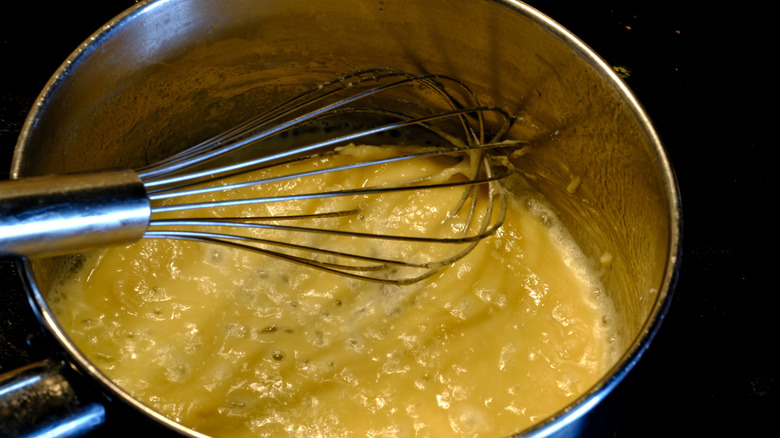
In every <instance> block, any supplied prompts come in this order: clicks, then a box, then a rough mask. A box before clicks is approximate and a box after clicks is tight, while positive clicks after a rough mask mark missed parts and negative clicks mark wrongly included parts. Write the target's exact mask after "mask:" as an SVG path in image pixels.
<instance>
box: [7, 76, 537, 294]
mask: <svg viewBox="0 0 780 438" xmlns="http://www.w3.org/2000/svg"><path fill="white" fill-rule="evenodd" d="M512 122H513V118H512V116H511V115H510V114H508V113H507V112H506V111H504V110H502V109H499V108H494V107H488V106H482V105H480V104H479V103H478V101H477V99H476V97H475V96H474V94H473V93H472V91H471V90H470V89H469V88H468V87H467V86H466V85H465V84H463V83H461V82H459V81H458V80H457V79H455V78H452V77H448V76H444V75H416V74H411V73H407V72H403V71H399V70H392V69H371V70H362V71H358V72H353V73H350V74H347V75H343V76H341V77H339V78H336V79H334V80H331V81H329V82H326V83H322V84H319V85H317V86H316V87H314V88H312V89H310V90H309V91H307V92H305V93H303V94H300V95H298V96H296V97H294V98H292V99H290V100H288V101H286V102H284V103H282V104H281V105H278V106H276V107H274V108H273V109H270V110H268V111H265V112H263V113H262V114H259V115H257V116H255V117H252V118H251V119H249V120H247V121H245V122H244V123H242V124H240V125H238V126H236V127H234V128H232V129H230V130H228V131H226V132H224V133H222V134H220V135H218V136H216V137H213V138H210V139H208V140H206V141H204V142H202V143H200V144H197V145H195V146H193V147H190V148H188V149H186V150H184V151H182V152H180V153H178V154H175V155H172V156H170V157H168V158H166V159H163V160H161V161H159V162H157V163H154V164H152V165H149V166H146V167H143V168H139V169H135V170H107V171H99V172H91V173H81V174H68V175H54V176H44V177H31V178H24V179H19V180H11V181H3V182H0V255H14V256H24V257H30V258H35V257H49V256H56V255H63V254H68V253H77V252H82V251H86V250H89V249H93V248H97V247H103V246H108V245H116V244H127V243H131V242H134V241H137V240H139V239H142V238H146V239H180V240H189V241H196V242H204V243H208V244H214V245H222V246H229V247H233V248H239V249H241V250H246V251H251V252H255V253H260V254H264V255H267V256H271V257H276V258H279V259H282V260H286V261H289V262H292V263H298V264H302V265H305V266H309V267H312V268H317V269H322V270H325V271H329V272H332V273H335V274H338V275H343V276H348V277H352V278H357V279H362V280H368V281H377V282H383V283H388V284H409V283H413V282H417V281H420V280H422V279H424V278H426V277H429V276H430V275H433V274H434V273H436V272H438V271H439V270H440V269H441V268H442V267H444V266H447V265H450V264H452V263H453V262H455V261H457V260H458V259H460V258H462V257H464V256H465V255H466V254H468V253H469V252H470V251H471V250H472V249H473V248H474V246H475V245H477V244H478V243H479V242H480V241H481V240H482V239H484V238H485V237H487V236H489V235H491V234H492V233H494V232H495V231H496V229H498V228H499V227H500V226H501V224H502V222H503V220H504V217H505V215H506V199H505V194H504V191H503V189H502V187H501V185H500V184H499V181H500V180H501V179H503V178H506V177H507V176H508V175H509V174H510V173H511V172H512V170H511V166H510V165H509V164H508V162H507V160H506V159H505V158H502V157H505V155H506V152H507V151H510V150H513V149H517V148H520V147H522V146H523V142H520V141H509V140H505V139H504V138H503V137H504V136H505V135H506V133H507V131H508V130H509V129H510V127H511V125H512ZM488 126H490V133H488ZM302 133H307V134H302ZM388 140H393V142H389V141H388ZM369 141H375V142H377V144H382V145H390V144H392V146H380V147H378V148H377V150H378V151H380V152H381V153H379V154H373V155H372V154H369V156H368V157H366V158H360V159H357V158H356V159H352V160H349V161H346V162H344V161H343V160H342V161H338V160H336V162H335V163H336V164H333V165H329V166H326V167H324V168H319V167H318V168H314V169H307V170H303V171H289V173H283V174H279V173H280V171H279V170H280V169H295V165H296V163H300V162H303V161H305V160H311V159H312V158H327V157H329V156H332V155H334V154H336V155H337V154H338V153H339V152H338V148H339V147H342V146H344V145H347V144H350V143H353V142H360V143H368V142H369ZM279 145H281V146H279ZM436 157H446V159H447V160H449V161H448V162H459V163H461V164H466V163H467V164H468V165H466V166H461V170H460V171H459V172H458V174H457V175H448V176H446V177H442V175H441V172H439V171H434V172H433V173H431V174H427V175H422V176H419V175H418V176H416V177H414V178H412V179H409V180H401V181H389V182H385V183H382V184H379V185H375V186H362V185H356V186H355V187H346V188H345V187H340V188H338V189H337V190H327V189H323V190H320V191H316V192H313V193H293V194H272V195H269V196H259V197H256V196H252V195H251V194H249V195H248V194H247V193H251V189H252V188H253V187H257V186H262V185H268V184H272V183H279V182H280V181H285V180H289V181H293V180H300V179H301V178H309V177H317V176H322V175H334V172H336V173H339V172H349V171H350V170H354V169H356V168H362V167H368V166H382V165H386V164H388V163H396V162H410V161H413V160H431V159H437V158H436ZM324 162H329V163H330V162H331V161H327V160H326V161H324ZM269 169H270V170H273V171H275V172H276V173H275V174H274V176H272V177H255V176H254V175H256V174H257V173H258V172H263V171H268V170H269ZM462 169H466V170H465V171H464V170H462ZM285 171H286V170H285ZM247 175H251V176H247ZM454 188H460V190H461V193H460V194H459V197H458V202H456V203H455V205H451V206H449V205H441V206H436V207H437V208H440V209H441V210H443V211H445V210H446V214H445V216H444V217H443V218H442V221H451V222H453V224H452V226H451V227H450V228H451V229H454V230H457V231H456V232H453V233H447V234H446V235H434V236H430V235H426V234H425V233H422V234H420V233H412V232H408V233H407V232H392V233H391V232H386V231H378V230H368V231H365V230H363V231H354V230H349V229H343V228H342V227H340V226H335V225H334V226H331V225H329V221H332V220H333V221H334V223H341V222H335V221H336V220H337V219H338V218H342V219H343V218H344V217H348V218H358V219H359V217H360V215H361V214H362V208H361V205H362V204H361V203H365V202H371V201H370V200H369V201H366V199H367V198H370V197H372V196H383V195H386V194H389V193H401V192H409V191H411V192H414V191H422V190H442V189H449V190H452V189H454ZM247 190H250V192H248V191H247ZM209 196H211V197H212V198H209ZM328 198H349V199H359V200H360V201H359V202H356V203H355V206H354V207H347V208H343V207H339V208H334V209H332V210H325V211H315V212H313V213H310V214H303V213H294V211H295V210H296V209H295V208H292V209H290V208H288V209H286V210H285V211H287V212H288V213H284V214H271V215H257V214H255V213H249V214H241V215H238V216H235V215H234V216H226V215H225V214H224V213H222V212H223V211H224V208H225V207H234V208H235V207H236V206H249V207H251V206H256V205H260V204H263V205H268V204H277V203H288V204H289V203H295V202H304V201H310V200H312V199H328ZM250 210H251V209H250ZM291 210H292V211H293V213H289V211H291ZM182 212H188V214H187V215H184V217H182V214H181V213H182ZM406 219H407V220H408V221H409V222H410V226H409V227H408V229H409V230H413V229H415V228H416V224H415V223H414V221H415V219H414V218H413V217H410V218H406ZM291 223H292V225H291ZM312 235H316V236H324V237H323V238H321V239H319V240H317V239H312V238H311V237H308V238H304V237H301V236H312ZM340 239H365V240H367V241H368V242H370V243H368V244H365V245H362V244H360V245H352V246H349V247H350V248H355V247H358V248H363V247H365V248H370V250H367V251H366V252H365V253H364V252H363V251H357V250H352V249H350V250H344V249H343V248H345V247H347V246H348V245H344V244H343V241H342V240H340ZM387 241H395V242H404V244H409V245H417V246H416V247H414V249H410V250H409V251H411V252H412V253H413V254H414V257H409V253H410V252H409V251H407V252H406V253H400V255H390V254H389V252H387V253H386V251H385V250H384V249H383V248H385V246H386V245H385V244H384V243H382V242H387ZM312 242H314V243H312ZM317 242H320V243H317ZM322 242H326V243H322ZM439 247H448V248H452V249H451V250H448V251H442V250H440V249H438V248H439ZM410 248H411V247H410ZM434 248H437V249H434Z"/></svg>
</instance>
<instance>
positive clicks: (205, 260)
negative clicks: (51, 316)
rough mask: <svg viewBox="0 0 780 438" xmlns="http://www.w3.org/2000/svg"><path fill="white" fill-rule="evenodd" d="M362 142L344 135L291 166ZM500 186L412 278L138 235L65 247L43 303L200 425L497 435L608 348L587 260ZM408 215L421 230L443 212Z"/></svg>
mask: <svg viewBox="0 0 780 438" xmlns="http://www.w3.org/2000/svg"><path fill="white" fill-rule="evenodd" d="M371 151H372V149H371V148H370V147H348V148H345V149H344V150H343V151H342V153H341V154H338V155H335V156H333V157H331V158H323V159H320V160H315V161H316V162H302V163H296V164H295V166H303V167H306V166H318V165H320V164H321V162H322V160H349V159H350V155H352V154H355V153H361V154H364V153H372V152H371ZM430 165H431V166H438V167H440V168H442V170H446V168H447V166H457V165H460V164H453V163H451V162H448V161H447V160H442V159H434V158H432V159H431V161H430ZM410 171H411V170H410V169H409V168H408V165H407V164H404V163H392V164H388V165H386V166H384V167H383V168H381V169H354V170H351V171H350V172H348V175H322V176H319V177H317V178H316V179H314V180H295V181H286V182H280V183H278V184H277V185H276V186H272V187H264V188H262V189H253V190H267V191H269V192H270V193H274V192H276V191H279V190H286V189H289V188H290V186H296V188H299V189H301V190H303V191H308V192H311V191H318V190H321V189H322V187H323V186H328V187H330V186H332V185H338V184H341V183H342V180H343V179H345V178H350V179H354V180H355V181H357V183H360V182H361V181H362V182H365V183H367V184H373V183H374V181H375V180H376V179H377V178H383V179H392V178H396V177H397V178H403V179H408V178H409V176H408V175H407V173H408V172H410ZM452 193H453V195H452V196H459V194H460V192H459V191H457V190H453V191H452ZM442 196H448V195H446V194H442V192H428V191H420V192H412V193H402V194H393V195H392V196H387V197H384V198H382V199H381V200H375V201H372V202H371V203H370V205H367V206H366V207H365V208H364V209H363V210H361V215H360V217H359V218H355V217H345V218H341V219H339V220H343V221H346V222H349V221H358V220H359V221H361V223H362V224H367V225H366V226H367V229H374V228H377V227H380V226H382V227H391V228H392V227H403V226H404V218H407V217H410V215H417V217H418V218H419V217H423V218H425V217H427V216H426V215H428V214H429V212H430V210H431V206H434V205H438V203H440V199H441V197H442ZM434 197H436V198H434ZM508 198H509V199H508V214H507V218H506V221H505V223H504V225H503V226H502V227H501V228H500V229H499V230H498V231H497V232H496V233H495V234H494V235H492V236H491V237H489V238H487V239H486V240H483V241H482V242H481V243H480V244H479V245H477V246H476V248H475V249H474V250H473V251H472V252H471V253H470V254H469V255H468V256H466V257H465V258H464V259H462V260H460V261H458V262H456V263H455V264H453V265H452V266H451V267H448V268H446V269H444V270H442V271H441V272H440V273H437V274H436V275H434V276H432V277H430V278H428V279H426V280H423V281H422V282H419V283H416V284H413V285H410V286H390V285H385V284H377V283H369V282H364V281H359V280H354V279H349V278H344V277H341V276H336V275H333V274H329V273H326V272H321V271H318V270H314V269H310V268H306V267H302V266H298V265H295V264H291V263H289V262H285V261H282V260H277V259H274V258H270V257H267V256H263V255H260V254H254V253H250V252H247V251H239V250H233V249H229V248H225V247H220V246H215V245H208V244H199V243H192V242H182V241H164V240H144V241H141V242H139V243H136V244H133V245H130V246H127V247H123V248H111V249H106V250H101V251H96V252H93V253H90V254H85V255H82V256H79V258H78V260H79V263H78V266H77V267H76V268H75V269H73V270H71V271H70V272H69V273H68V274H67V275H65V276H64V278H63V280H62V281H61V282H60V284H59V286H58V288H57V289H56V290H54V291H52V292H51V293H50V294H49V296H48V300H49V303H50V305H51V308H52V310H53V312H54V313H55V315H56V317H57V319H58V320H59V322H60V323H61V324H62V326H63V328H64V329H65V330H66V332H67V333H68V334H69V336H70V337H71V339H72V340H73V342H74V343H75V344H76V345H77V346H78V347H79V348H80V349H81V350H82V351H83V352H84V354H85V355H86V356H87V357H88V358H89V359H90V360H91V361H92V362H93V363H94V364H95V365H96V366H98V367H99V368H100V369H101V370H102V371H103V372H104V373H105V374H106V375H107V376H108V377H110V378H111V379H113V380H114V381H115V382H116V383H117V384H118V385H120V386H121V387H123V388H124V389H126V390H127V391H128V392H130V393H131V394H132V395H133V396H134V397H136V398H138V399H139V400H141V401H143V402H144V403H146V404H148V405H149V406H152V407H153V408H155V409H156V410H158V411H159V412H161V413H163V414H164V415H166V416H168V417H170V418H172V419H174V420H175V421H177V422H180V423H182V424H184V425H186V426H189V427H191V428H193V429H195V430H197V431H199V432H202V433H205V434H209V435H214V436H230V437H235V436H252V437H261V436H275V437H276V436H288V437H311V436H336V437H340V436H361V437H362V436H369V437H433V436H462V437H473V436H489V437H498V436H506V435H509V434H512V433H516V432H518V431H520V430H522V429H524V428H526V427H528V426H530V425H533V424H534V423H536V422H538V421H540V420H542V419H544V418H545V417H548V416H549V415H551V414H553V413H555V412H556V411H557V410H559V409H561V408H563V407H564V406H566V405H567V404H568V403H570V402H571V401H572V400H573V399H575V398H576V397H578V396H579V395H581V394H582V393H583V392H584V391H586V390H587V389H589V388H590V387H591V386H592V385H593V384H594V383H595V382H596V381H597V380H598V379H599V378H601V377H602V376H603V375H604V373H605V371H606V370H607V369H608V368H609V367H610V366H611V365H612V364H613V363H614V359H615V357H614V356H615V353H614V352H613V351H612V345H614V342H612V340H613V336H614V328H613V327H611V322H610V321H613V320H614V318H612V316H611V312H613V310H612V308H611V305H610V303H609V302H608V301H607V300H606V298H604V295H605V294H603V293H601V292H602V291H601V285H600V284H599V282H598V281H597V278H595V276H594V275H593V274H592V273H591V272H590V271H589V270H588V269H587V268H586V263H585V262H584V257H583V256H582V255H581V254H580V252H579V250H578V248H577V247H576V246H575V245H574V244H573V243H572V242H571V241H570V240H569V238H568V237H567V234H566V232H565V230H563V229H562V227H561V226H560V225H558V224H557V223H556V222H555V217H554V215H553V214H552V213H551V212H550V211H549V209H547V208H545V207H544V206H543V204H542V203H540V202H539V201H538V200H535V199H534V198H533V197H532V196H526V195H517V194H514V195H513V196H509V197H508ZM434 201H436V202H434ZM328 202H343V201H341V200H317V201H310V202H308V203H303V204H301V203H300V202H298V203H296V204H294V205H293V206H289V207H284V206H260V207H254V208H260V209H264V211H263V212H261V214H267V213H278V212H279V210H280V209H281V210H283V209H285V208H290V209H296V210H300V211H299V213H305V212H306V210H310V211H312V212H313V211H315V210H318V209H320V208H321V207H322V206H323V203H328ZM234 208H235V210H236V211H235V212H234V213H233V214H238V213H246V211H244V210H243V209H245V208H246V207H234ZM431 217H434V216H431ZM346 222H345V223H344V225H345V226H347V225H350V224H347V223H346ZM416 223H418V224H420V223H421V222H420V221H419V220H417V221H416ZM422 223H423V224H425V227H424V228H425V229H423V230H421V231H422V232H423V233H430V234H433V235H436V234H438V233H439V231H438V229H437V227H443V226H447V224H442V222H441V221H440V220H438V219H437V220H431V221H430V223H426V222H424V221H423V222H422ZM350 244H353V243H350V242H345V243H344V245H350ZM354 244H356V245H357V244H359V243H354ZM362 244H363V245H365V243H362ZM377 245H381V247H379V248H378V251H380V252H382V251H396V250H397V249H396V248H395V247H394V245H395V244H394V243H392V242H390V243H388V242H381V243H378V244H377ZM410 256H411V255H410Z"/></svg>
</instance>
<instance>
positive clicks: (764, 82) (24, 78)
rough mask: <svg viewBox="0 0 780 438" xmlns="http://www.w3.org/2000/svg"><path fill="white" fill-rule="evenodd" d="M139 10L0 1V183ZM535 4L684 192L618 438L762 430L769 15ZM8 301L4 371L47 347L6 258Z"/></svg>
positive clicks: (769, 382) (768, 412)
mask: <svg viewBox="0 0 780 438" xmlns="http://www.w3.org/2000/svg"><path fill="white" fill-rule="evenodd" d="M453 2H455V1H454V0H453ZM134 3H135V2H134V1H132V0H57V1H53V0H27V1H25V2H23V4H20V3H18V2H13V3H12V2H8V3H6V4H5V6H3V7H2V8H3V10H2V18H0V19H1V20H2V23H1V25H0V50H2V52H1V53H0V55H2V62H3V65H2V69H0V75H2V76H0V78H2V81H0V178H7V177H8V169H9V167H10V157H11V154H12V150H13V147H14V144H15V142H16V138H17V136H18V134H19V131H20V130H21V127H22V123H23V121H24V118H25V116H26V113H27V112H28V111H29V109H30V107H31V105H32V103H33V101H34V99H35V97H36V96H37V94H38V93H39V91H40V90H41V89H42V88H43V86H44V85H45V83H46V81H47V80H48V78H49V76H50V75H51V74H52V73H53V72H54V71H55V70H56V68H57V67H58V66H59V64H60V63H61V62H62V61H63V60H64V59H65V58H66V57H67V56H68V55H69V54H70V52H71V51H73V50H74V49H75V48H76V47H77V46H78V45H79V44H80V43H81V42H82V41H83V40H84V39H86V38H87V37H88V36H89V35H90V34H91V33H92V32H94V31H95V30H96V29H98V28H99V27H100V26H101V25H102V24H104V23H105V22H106V21H108V20H109V19H111V18H112V17H113V16H115V15H116V14H118V13H120V12H121V11H122V10H124V9H125V8H127V7H130V6H132V5H133V4H134ZM529 3H530V4H531V5H532V6H534V7H536V8H538V9H539V10H541V11H542V12H544V13H546V14H547V15H549V16H550V17H551V18H553V19H554V20H556V21H558V22H559V23H561V24H562V25H563V26H565V27H567V28H568V29H569V30H571V31H572V32H573V33H574V34H576V35H578V36H579V37H580V38H581V39H582V40H583V41H584V42H585V43H586V44H588V45H589V46H591V47H592V48H593V49H594V50H595V51H596V52H597V53H599V54H600V55H601V56H602V57H603V58H604V59H605V60H606V61H607V62H608V63H609V64H611V65H613V66H620V67H624V68H626V69H628V70H629V71H630V74H629V76H628V77H627V78H626V82H627V83H628V85H629V86H630V87H631V88H632V89H633V90H634V92H635V93H636V95H637V96H638V98H639V100H640V101H641V102H642V103H643V105H644V106H645V108H646V109H647V112H648V113H649V115H650V117H651V119H652V120H653V122H654V124H655V126H656V128H657V130H658V132H659V134H660V136H661V139H662V141H663V142H664V144H665V146H666V148H667V151H668V153H669V156H670V158H671V161H672V164H673V166H674V168H675V170H676V173H677V176H678V180H679V185H680V188H681V193H682V199H683V215H684V238H683V257H682V265H681V270H680V275H679V281H678V285H677V288H676V291H675V296H674V299H673V303H672V306H671V309H670V311H669V313H668V315H667V318H666V321H665V322H664V325H663V326H662V328H661V330H660V332H659V333H658V335H657V337H656V339H655V341H654V343H653V344H652V346H651V348H650V349H649V350H648V351H647V353H646V354H645V356H644V357H643V359H642V360H641V361H640V363H639V364H638V366H637V367H636V368H635V369H634V370H633V372H632V373H631V374H630V375H629V378H628V379H627V381H626V382H624V384H623V385H621V395H622V397H621V398H620V403H619V405H618V406H617V409H618V411H619V413H620V417H619V418H620V422H619V427H618V432H617V436H618V437H621V438H623V437H645V436H647V437H649V436H724V435H730V434H732V433H733V434H736V435H737V436H754V435H765V434H766V433H763V432H762V431H764V428H765V427H766V426H768V425H770V424H772V423H774V422H773V421H772V415H776V414H777V413H778V408H780V403H779V399H780V397H779V396H778V390H779V388H778V381H777V380H778V372H777V370H778V365H777V364H778V361H777V359H776V357H775V354H776V353H775V351H774V350H776V348H777V347H778V341H777V337H776V335H777V333H778V330H777V328H776V321H777V320H778V317H777V314H778V301H779V300H778V292H780V291H778V287H777V283H776V282H772V283H770V282H769V280H770V276H769V273H770V272H771V268H774V266H773V265H774V263H775V261H776V260H777V257H775V256H774V248H773V246H774V245H775V243H774V242H775V241H776V239H775V238H774V227H773V226H772V225H774V221H773V216H774V208H772V204H774V203H775V202H774V201H775V199H776V196H774V195H773V193H774V192H775V191H776V190H775V189H774V187H773V186H774V185H776V182H775V177H774V175H775V174H776V171H774V169H775V168H776V167H777V165H776V164H775V162H776V160H775V159H774V155H773V151H772V149H774V146H775V143H776V140H775V139H774V138H772V137H770V135H769V134H768V133H771V131H772V130H773V129H774V126H773V125H775V124H777V121H776V120H774V119H773V116H774V114H776V113H777V111H776V110H772V109H770V107H768V106H767V107H763V106H762V104H757V103H755V102H763V103H764V104H767V105H770V104H771V97H770V95H769V90H768V86H769V84H768V79H767V78H768V77H769V76H770V75H771V74H772V73H771V72H772V67H771V64H772V62H773V61H772V59H771V58H772V57H771V56H768V54H771V50H770V46H769V44H768V43H767V41H768V39H767V38H765V37H764V35H768V34H769V33H770V30H767V29H771V28H767V27H764V26H761V23H762V22H764V21H768V19H767V18H764V19H762V18H761V16H762V14H761V13H760V11H758V12H756V13H752V12H748V13H744V12H742V13H741V14H742V15H743V16H741V17H739V16H736V15H734V16H729V15H731V14H732V11H731V10H729V11H725V13H724V14H721V16H720V17H719V20H721V21H718V23H720V24H718V25H715V26H712V25H711V26H709V27H708V28H709V30H708V31H706V32H705V31H704V30H703V29H702V27H700V26H698V24H697V23H700V22H703V21H707V20H709V18H710V17H709V15H708V13H707V12H703V11H698V10H694V9H693V8H684V7H681V6H680V5H681V4H682V3H677V2H671V1H634V2H630V1H623V2H621V1H618V0H597V1H591V2H571V3H569V4H567V3H566V2H561V1H550V0H538V1H530V0H529ZM9 5H14V6H9ZM9 7H10V8H12V9H14V10H9V9H8V8H9ZM737 9H739V5H736V6H735V7H734V10H737ZM691 11H695V12H691ZM734 14H736V13H735V12H734ZM702 15H708V18H707V19H705V18H703V17H702ZM745 15H747V16H748V17H747V18H748V20H747V21H746V19H745ZM763 48H766V52H763V50H764V49H763ZM694 90H697V91H694ZM0 302H2V305H0V373H3V372H5V371H9V370H11V369H13V368H15V367H18V366H20V365H23V364H25V363H28V362H30V361H32V360H35V359H37V358H40V357H44V356H45V355H46V354H47V351H46V346H45V343H43V342H42V339H41V335H40V333H39V330H38V328H37V323H36V321H35V319H34V316H33V315H32V312H31V310H30V308H29V306H28V304H27V301H26V297H25V295H24V292H23V291H22V290H21V287H20V280H19V278H18V275H17V274H16V272H15V268H14V265H13V263H12V262H11V261H10V260H0ZM124 415H125V414H124V413H122V412H121V411H118V412H117V411H113V410H111V411H109V423H108V424H109V425H110V426H108V427H105V428H103V429H101V430H100V431H99V433H98V435H103V434H109V433H110V434H115V433H117V432H118V431H122V430H135V432H138V430H137V429H138V428H140V427H142V426H141V425H140V423H138V422H137V419H135V418H132V417H125V416H124ZM128 418H130V419H129V420H128ZM770 430H771V429H770ZM771 434H772V433H769V435H771Z"/></svg>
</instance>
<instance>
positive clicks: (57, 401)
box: [0, 359, 106, 438]
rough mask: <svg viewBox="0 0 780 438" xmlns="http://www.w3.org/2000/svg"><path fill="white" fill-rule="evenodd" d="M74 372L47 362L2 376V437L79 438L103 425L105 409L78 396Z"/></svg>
mask: <svg viewBox="0 0 780 438" xmlns="http://www.w3.org/2000/svg"><path fill="white" fill-rule="evenodd" d="M73 372H74V371H73V370H72V369H70V368H69V367H68V366H67V365H66V364H65V363H64V362H62V361H56V360H53V359H45V360H43V361H40V362H36V363H33V364H30V365H27V366H24V367H22V368H19V369H17V370H13V371H10V372H7V373H5V374H0V436H4V437H5V436H7V437H18V436H24V437H44V436H46V437H58V438H66V437H78V436H82V435H85V434H86V433H88V432H89V431H91V430H93V429H95V428H96V427H98V426H99V425H101V424H103V422H104V421H105V414H106V411H105V408H104V406H103V405H101V404H100V403H96V402H85V401H83V400H82V399H80V398H79V397H78V396H77V395H76V391H75V390H74V387H73V385H72V384H71V383H70V382H71V381H73V380H74V379H73V378H72V377H71V378H69V377H67V375H68V374H69V373H73Z"/></svg>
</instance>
